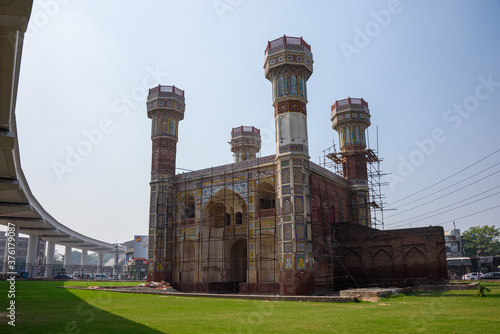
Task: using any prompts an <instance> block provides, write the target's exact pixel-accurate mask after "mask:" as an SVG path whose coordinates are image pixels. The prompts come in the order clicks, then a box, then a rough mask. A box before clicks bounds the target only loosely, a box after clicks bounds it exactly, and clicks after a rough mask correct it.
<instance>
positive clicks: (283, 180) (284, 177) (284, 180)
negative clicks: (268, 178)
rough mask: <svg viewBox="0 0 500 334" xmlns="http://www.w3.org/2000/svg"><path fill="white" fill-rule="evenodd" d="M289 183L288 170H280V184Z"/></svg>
mask: <svg viewBox="0 0 500 334" xmlns="http://www.w3.org/2000/svg"><path fill="white" fill-rule="evenodd" d="M285 183H290V168H283V169H282V170H281V184H285Z"/></svg>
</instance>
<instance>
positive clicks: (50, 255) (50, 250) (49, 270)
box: [43, 241, 56, 278]
mask: <svg viewBox="0 0 500 334" xmlns="http://www.w3.org/2000/svg"><path fill="white" fill-rule="evenodd" d="M55 250H56V244H55V243H54V241H47V256H46V258H45V272H44V275H43V276H44V277H45V278H51V277H53V276H54V253H55Z"/></svg>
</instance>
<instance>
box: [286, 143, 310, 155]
mask: <svg viewBox="0 0 500 334" xmlns="http://www.w3.org/2000/svg"><path fill="white" fill-rule="evenodd" d="M288 152H304V153H306V154H307V152H308V151H307V146H306V145H301V144H289V145H283V146H280V147H279V153H280V154H282V153H288Z"/></svg>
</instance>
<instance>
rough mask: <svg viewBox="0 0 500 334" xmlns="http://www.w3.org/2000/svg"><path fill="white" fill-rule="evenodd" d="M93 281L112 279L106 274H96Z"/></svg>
mask: <svg viewBox="0 0 500 334" xmlns="http://www.w3.org/2000/svg"><path fill="white" fill-rule="evenodd" d="M93 279H98V280H99V279H100V280H110V279H111V277H109V276H108V275H106V274H95V275H94V277H93Z"/></svg>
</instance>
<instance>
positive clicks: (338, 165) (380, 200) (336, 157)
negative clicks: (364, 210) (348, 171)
mask: <svg viewBox="0 0 500 334" xmlns="http://www.w3.org/2000/svg"><path fill="white" fill-rule="evenodd" d="M368 143H369V142H368ZM368 145H369V144H368ZM322 153H323V157H321V156H320V158H319V163H320V166H322V167H323V168H326V169H329V170H331V171H332V172H334V173H335V174H337V175H339V176H340V177H343V178H345V174H344V170H343V162H344V159H345V157H346V156H347V155H354V154H360V155H364V157H365V159H364V160H365V162H366V171H367V176H368V180H367V181H368V193H369V201H368V205H369V207H370V220H371V226H373V227H374V228H380V229H382V230H383V229H384V205H385V204H386V203H385V202H384V200H385V198H386V197H385V194H384V193H383V188H382V187H384V186H386V185H388V183H387V182H382V177H383V176H385V175H387V174H386V173H384V172H383V171H382V170H381V169H380V163H381V162H382V161H383V159H381V158H379V156H378V128H377V149H376V150H372V149H370V148H368V149H365V150H355V151H349V152H338V151H337V149H336V145H335V142H334V143H333V145H332V146H330V147H328V148H326V149H324V150H323V151H322Z"/></svg>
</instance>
